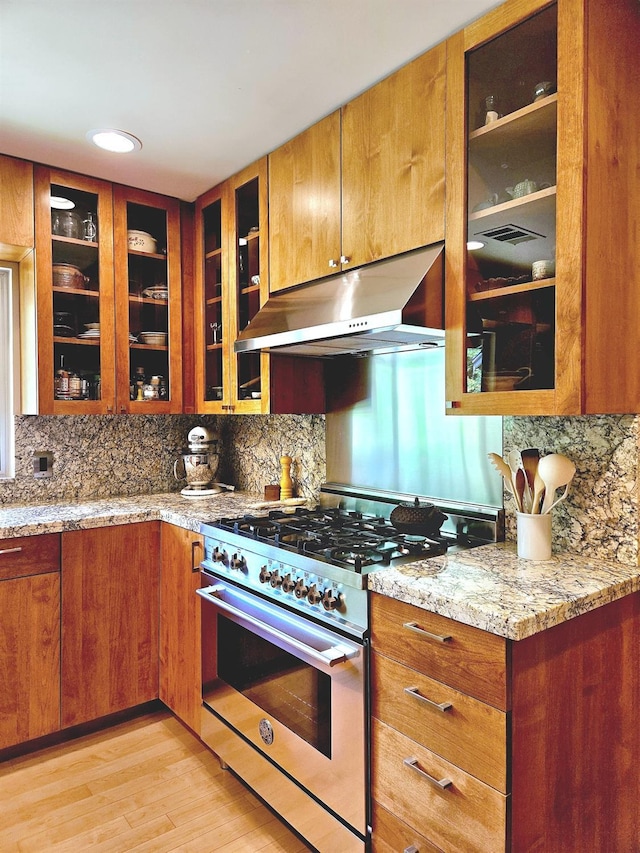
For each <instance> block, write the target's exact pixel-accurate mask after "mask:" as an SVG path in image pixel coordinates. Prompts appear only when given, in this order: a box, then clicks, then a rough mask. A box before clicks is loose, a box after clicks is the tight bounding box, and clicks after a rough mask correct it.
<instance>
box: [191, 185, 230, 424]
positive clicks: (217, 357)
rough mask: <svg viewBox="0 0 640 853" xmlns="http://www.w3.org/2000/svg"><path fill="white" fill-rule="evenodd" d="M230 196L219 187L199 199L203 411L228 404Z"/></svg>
mask: <svg viewBox="0 0 640 853" xmlns="http://www.w3.org/2000/svg"><path fill="white" fill-rule="evenodd" d="M226 236H227V235H226V198H225V197H224V194H223V188H222V187H215V188H214V189H212V190H210V191H209V192H208V193H206V195H205V196H203V197H202V198H200V199H198V201H197V202H196V299H195V312H196V328H195V344H196V365H197V367H196V400H197V408H198V411H199V412H222V410H223V406H227V405H228V399H227V398H228V396H229V393H228V383H227V359H226V358H225V355H224V347H225V345H226V343H227V337H228V336H227V335H226V334H225V333H226V331H227V330H226V313H227V312H226V301H227V271H226V270H227V267H226V265H227V251H226Z"/></svg>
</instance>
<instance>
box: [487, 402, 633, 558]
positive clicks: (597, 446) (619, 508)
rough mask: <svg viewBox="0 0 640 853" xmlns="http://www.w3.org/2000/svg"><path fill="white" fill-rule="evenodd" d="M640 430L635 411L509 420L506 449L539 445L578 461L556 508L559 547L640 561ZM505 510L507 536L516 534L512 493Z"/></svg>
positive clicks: (555, 534) (556, 546)
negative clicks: (619, 413) (639, 482)
mask: <svg viewBox="0 0 640 853" xmlns="http://www.w3.org/2000/svg"><path fill="white" fill-rule="evenodd" d="M639 431H640V418H639V417H637V416H635V415H594V416H584V417H566V418H565V417H563V418H558V417H539V418H538V417H526V418H525V417H506V418H505V419H504V425H503V432H504V448H505V450H510V449H511V448H514V447H515V448H519V449H522V448H525V447H537V448H539V449H540V452H541V454H547V453H563V454H564V455H565V456H568V457H569V459H572V460H573V462H574V463H575V465H576V474H575V477H574V480H573V482H572V484H571V488H570V491H569V494H568V496H567V499H566V500H565V501H564V502H563V503H560V504H558V506H557V507H556V508H555V509H554V510H553V522H552V525H553V526H552V536H553V548H554V550H556V551H571V552H573V553H575V554H583V555H589V556H590V557H593V558H598V557H600V558H602V559H609V560H619V561H621V562H625V563H631V564H633V565H635V564H637V563H638V521H639V515H638V514H639V506H638V449H639V445H638V436H639ZM496 476H497V474H496ZM558 494H560V493H558ZM505 512H506V528H507V539H514V538H515V523H516V518H515V507H514V504H513V500H512V499H511V498H509V499H507V500H506V501H505Z"/></svg>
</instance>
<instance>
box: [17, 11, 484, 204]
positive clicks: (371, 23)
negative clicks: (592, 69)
mask: <svg viewBox="0 0 640 853" xmlns="http://www.w3.org/2000/svg"><path fill="white" fill-rule="evenodd" d="M496 5H498V4H497V3H496V2H495V0H0V151H1V152H3V153H5V154H11V155H14V156H18V157H24V158H26V159H28V160H34V161H36V162H41V163H47V164H50V165H53V166H57V167H60V168H64V169H70V170H73V171H75V172H84V173H86V174H90V175H94V176H97V177H102V178H106V179H108V180H113V181H119V182H121V183H125V184H129V185H131V186H136V187H142V188H143V189H150V190H155V191H157V192H162V193H167V194H169V195H173V196H177V197H179V198H183V199H185V200H187V201H192V200H193V199H194V198H196V197H197V196H198V195H199V194H201V193H202V192H204V191H205V190H207V189H209V188H210V187H212V186H214V185H215V184H217V183H218V182H219V181H221V180H223V179H224V178H227V177H229V175H232V174H233V173H234V172H236V171H238V170H239V169H240V168H242V167H243V166H245V165H247V164H248V163H251V162H252V161H253V160H255V159H257V158H258V157H260V156H261V155H263V154H266V153H268V152H269V151H272V150H273V149H274V148H277V147H278V145H280V144H281V143H283V142H285V141H286V140H287V139H290V138H291V137H292V136H295V135H296V134H297V133H299V132H300V131H301V130H304V128H306V127H308V126H309V125H310V124H313V122H314V121H316V120H317V119H319V118H321V117H322V116H324V115H326V114H327V113H329V112H331V111H332V110H333V109H335V108H336V107H338V106H340V105H341V104H343V103H345V102H346V101H348V100H350V99H351V98H352V97H353V96H354V95H357V94H358V93H359V92H362V91H363V90H364V89H367V88H368V87H369V86H370V85H371V84H373V83H374V82H376V81H377V80H379V79H381V78H383V77H385V76H386V75H387V74H389V73H390V72H391V71H393V70H395V69H396V68H398V67H400V66H401V65H404V64H405V63H406V62H407V61H408V60H410V59H412V58H413V57H414V56H417V55H418V54H420V53H422V52H424V51H425V50H426V49H427V48H429V47H430V46H431V45H433V44H436V43H437V42H439V41H441V40H442V39H443V38H445V37H446V36H448V35H450V34H451V33H453V32H455V31H456V30H458V29H460V27H461V26H463V25H464V24H466V23H467V22H469V21H471V20H473V19H474V18H476V17H478V16H479V15H481V14H483V13H484V12H485V11H486V10H487V9H489V8H492V7H493V6H496ZM98 127H115V128H120V129H122V130H127V131H129V132H130V133H132V134H134V135H135V136H137V137H139V139H141V140H142V144H143V148H142V150H141V151H139V152H137V153H135V154H129V155H122V154H110V153H107V152H104V151H100V150H99V149H97V148H95V146H93V145H91V144H90V143H89V142H87V141H86V139H85V134H86V132H87V131H88V130H90V129H92V128H98Z"/></svg>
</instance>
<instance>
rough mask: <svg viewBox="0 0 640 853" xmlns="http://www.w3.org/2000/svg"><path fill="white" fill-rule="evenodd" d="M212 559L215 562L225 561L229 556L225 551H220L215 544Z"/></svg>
mask: <svg viewBox="0 0 640 853" xmlns="http://www.w3.org/2000/svg"><path fill="white" fill-rule="evenodd" d="M213 559H214V560H215V561H216V563H227V561H228V559H229V557H228V555H227V552H226V551H221V550H220V549H219V548H218V546H217V545H216V547H215V550H214V552H213Z"/></svg>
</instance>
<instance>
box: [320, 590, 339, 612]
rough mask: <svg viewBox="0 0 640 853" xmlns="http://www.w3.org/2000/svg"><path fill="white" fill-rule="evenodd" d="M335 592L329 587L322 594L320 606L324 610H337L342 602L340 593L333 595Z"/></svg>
mask: <svg viewBox="0 0 640 853" xmlns="http://www.w3.org/2000/svg"><path fill="white" fill-rule="evenodd" d="M334 593H335V590H333V589H331V587H329V588H328V589H325V591H324V592H323V593H322V606H323V607H324V609H325V610H338V609H339V608H340V606H341V605H342V602H343V601H344V596H343V595H342V593H341V592H339V593H338V594H337V595H335V594H334Z"/></svg>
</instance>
